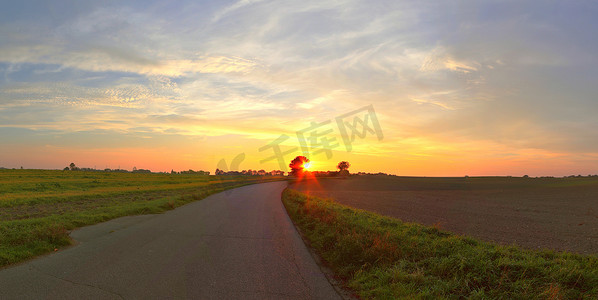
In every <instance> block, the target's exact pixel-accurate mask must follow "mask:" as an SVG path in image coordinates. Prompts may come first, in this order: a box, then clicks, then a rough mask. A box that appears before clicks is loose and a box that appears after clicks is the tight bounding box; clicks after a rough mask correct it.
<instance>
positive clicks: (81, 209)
mask: <svg viewBox="0 0 598 300" xmlns="http://www.w3.org/2000/svg"><path fill="white" fill-rule="evenodd" d="M282 179H283V178H280V177H271V176H266V177H256V176H208V175H196V174H138V173H112V172H82V171H56V170H0V267H2V266H6V265H8V264H12V263H16V262H20V261H23V260H25V259H28V258H31V257H33V256H36V255H40V254H44V253H48V252H51V251H54V250H55V249H58V248H60V247H62V246H66V245H69V244H71V242H72V241H71V239H70V238H69V235H68V234H69V232H70V231H71V230H72V229H75V228H77V227H81V226H85V225H91V224H95V223H99V222H103V221H107V220H110V219H114V218H118V217H122V216H129V215H137V214H149V213H161V212H164V211H166V210H170V209H174V208H175V207H178V206H181V205H184V204H186V203H189V202H191V201H195V200H199V199H202V198H205V197H206V196H208V195H210V194H213V193H217V192H220V191H223V190H226V189H230V188H234V187H238V186H243V185H247V184H253V183H258V182H265V181H272V180H282Z"/></svg>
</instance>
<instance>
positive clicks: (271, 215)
mask: <svg viewBox="0 0 598 300" xmlns="http://www.w3.org/2000/svg"><path fill="white" fill-rule="evenodd" d="M285 187H286V182H271V183H264V184H257V185H250V186H245V187H241V188H237V189H234V190H230V191H227V192H223V193H219V194H216V195H212V196H210V197H208V198H206V199H203V200H201V201H198V202H194V203H191V204H188V205H186V206H183V207H180V208H177V209H175V210H172V211H169V212H167V213H164V214H160V215H145V216H134V217H125V218H120V219H115V220H112V221H109V222H105V223H102V224H97V225H93V226H89V227H85V228H82V229H79V230H76V231H74V232H73V233H72V234H71V236H72V237H73V238H74V239H75V240H76V241H78V243H79V244H78V245H76V246H73V247H70V248H67V249H64V250H60V251H58V252H56V253H53V254H51V255H48V256H45V257H42V258H38V259H35V260H31V261H29V262H26V263H24V264H20V265H17V266H13V267H10V268H6V269H3V270H0V299H142V298H143V299H172V298H177V299H179V298H192V299H337V298H339V295H338V294H337V293H336V291H335V290H334V288H333V287H332V285H331V284H330V283H329V282H328V280H327V279H326V277H325V276H324V275H323V274H322V272H321V271H320V269H319V267H318V266H317V264H316V263H315V262H314V259H313V258H312V257H311V255H310V254H309V251H308V250H307V248H306V247H305V245H304V243H303V241H302V240H301V238H300V236H299V235H298V233H297V232H296V230H295V228H294V226H293V224H292V223H291V221H290V219H289V217H288V216H287V214H286V212H285V210H284V207H283V205H282V203H281V201H280V194H281V192H282V190H283V189H284V188H285Z"/></svg>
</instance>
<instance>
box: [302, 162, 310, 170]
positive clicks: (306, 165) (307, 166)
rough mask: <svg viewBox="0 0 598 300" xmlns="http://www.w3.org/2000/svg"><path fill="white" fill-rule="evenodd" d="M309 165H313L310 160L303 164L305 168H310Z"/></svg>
mask: <svg viewBox="0 0 598 300" xmlns="http://www.w3.org/2000/svg"><path fill="white" fill-rule="evenodd" d="M309 167H311V163H310V162H307V163H304V164H303V169H305V170H309Z"/></svg>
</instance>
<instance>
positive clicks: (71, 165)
mask: <svg viewBox="0 0 598 300" xmlns="http://www.w3.org/2000/svg"><path fill="white" fill-rule="evenodd" d="M69 167H70V168H71V171H74V170H77V169H78V168H77V166H75V163H71V164H70V165H69Z"/></svg>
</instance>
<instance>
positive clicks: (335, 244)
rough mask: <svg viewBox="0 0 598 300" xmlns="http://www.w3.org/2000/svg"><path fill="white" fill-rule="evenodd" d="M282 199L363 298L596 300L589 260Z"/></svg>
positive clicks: (596, 273)
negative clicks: (494, 242)
mask: <svg viewBox="0 0 598 300" xmlns="http://www.w3.org/2000/svg"><path fill="white" fill-rule="evenodd" d="M282 199H283V203H284V205H285V207H286V209H287V211H288V213H289V216H290V217H291V219H292V220H293V221H294V222H295V224H296V225H297V226H298V227H299V228H300V230H301V231H302V233H303V234H304V236H305V237H306V239H307V240H308V241H309V243H310V245H311V246H312V247H313V248H314V249H315V250H316V251H317V252H318V253H319V254H320V255H321V257H322V258H323V260H324V261H325V262H326V263H327V264H328V265H329V266H330V267H331V268H332V269H333V271H334V272H335V274H336V275H337V276H338V277H339V278H341V279H342V280H343V281H344V282H345V284H346V286H347V287H349V288H351V289H353V290H354V291H355V292H356V293H357V294H358V295H359V296H360V297H363V298H368V299H369V298H375V299H400V298H408V299H437V298H440V299H454V298H473V299H488V298H491V299H596V297H598V257H597V256H595V255H578V254H572V253H566V252H553V251H549V250H543V251H534V250H526V249H522V248H519V247H514V246H500V245H497V244H493V243H489V242H484V241H479V240H475V239H472V238H469V237H464V236H458V235H455V234H452V233H449V232H444V231H442V230H440V229H439V227H440V226H433V227H427V226H423V225H419V224H412V223H403V222H401V221H400V220H398V219H393V218H389V217H383V216H380V215H377V214H374V213H370V212H367V211H363V210H359V209H353V208H349V207H347V206H343V205H340V204H337V203H335V202H333V201H331V200H327V199H321V198H317V197H310V196H308V195H305V194H302V193H300V192H297V191H294V190H290V189H286V190H285V191H284V192H283V197H282Z"/></svg>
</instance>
